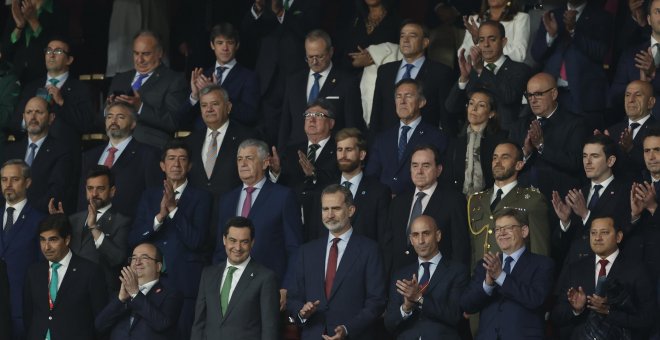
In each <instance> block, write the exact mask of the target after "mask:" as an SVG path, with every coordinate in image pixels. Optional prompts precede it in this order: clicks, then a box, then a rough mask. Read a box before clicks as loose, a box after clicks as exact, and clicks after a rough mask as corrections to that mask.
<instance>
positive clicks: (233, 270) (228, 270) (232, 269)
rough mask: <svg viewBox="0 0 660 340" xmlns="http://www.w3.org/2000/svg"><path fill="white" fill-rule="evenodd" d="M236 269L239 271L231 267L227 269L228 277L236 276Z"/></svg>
mask: <svg viewBox="0 0 660 340" xmlns="http://www.w3.org/2000/svg"><path fill="white" fill-rule="evenodd" d="M236 269H238V268H236V267H234V266H229V267H228V268H227V275H232V274H234V272H235V271H236Z"/></svg>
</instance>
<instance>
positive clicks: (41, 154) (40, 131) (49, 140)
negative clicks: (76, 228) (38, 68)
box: [5, 97, 75, 213]
mask: <svg viewBox="0 0 660 340" xmlns="http://www.w3.org/2000/svg"><path fill="white" fill-rule="evenodd" d="M51 109H52V108H51V107H50V105H48V103H47V102H46V100H45V99H43V98H41V97H33V98H31V99H30V100H29V101H28V102H27V104H26V105H25V110H24V111H23V120H24V121H25V126H26V129H27V136H26V138H24V139H23V140H21V141H18V142H15V143H12V144H10V145H8V146H7V152H6V154H5V160H8V159H23V160H25V162H26V163H27V164H28V165H29V166H30V171H31V173H32V184H31V185H30V187H29V188H28V198H29V199H30V201H31V202H32V204H33V206H34V207H35V209H37V210H39V211H41V212H43V213H47V212H48V202H49V201H50V199H51V198H53V199H55V201H56V202H62V204H63V206H64V210H65V211H67V212H73V211H74V210H75V209H73V201H72V198H73V195H74V194H75V189H74V185H73V183H74V182H73V181H74V177H73V172H74V169H73V164H72V161H71V159H72V157H71V152H72V151H74V150H70V149H68V148H67V146H66V145H64V144H62V143H61V141H60V140H59V139H56V138H55V137H53V136H50V135H49V131H50V125H51V124H52V123H53V121H54V120H55V114H54V113H53V112H52V111H51Z"/></svg>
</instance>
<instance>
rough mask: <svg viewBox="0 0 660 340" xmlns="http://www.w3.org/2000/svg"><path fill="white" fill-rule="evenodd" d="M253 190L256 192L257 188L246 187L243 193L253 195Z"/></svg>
mask: <svg viewBox="0 0 660 340" xmlns="http://www.w3.org/2000/svg"><path fill="white" fill-rule="evenodd" d="M255 190H257V188H255V187H247V188H245V191H246V192H247V193H248V194H251V193H253V192H254V191H255Z"/></svg>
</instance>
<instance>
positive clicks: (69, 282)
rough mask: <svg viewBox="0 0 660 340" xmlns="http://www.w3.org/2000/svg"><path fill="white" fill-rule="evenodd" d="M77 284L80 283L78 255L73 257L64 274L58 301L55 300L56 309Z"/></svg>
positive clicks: (58, 291) (58, 292)
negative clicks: (63, 297) (64, 296)
mask: <svg viewBox="0 0 660 340" xmlns="http://www.w3.org/2000/svg"><path fill="white" fill-rule="evenodd" d="M76 283H80V282H79V278H78V259H77V258H76V255H73V256H72V257H71V261H70V262H69V266H68V267H67V269H66V273H65V274H64V279H62V283H61V284H60V288H59V289H58V290H57V299H56V300H55V304H54V308H57V306H58V305H59V303H60V301H62V296H63V295H64V294H66V292H67V291H68V290H69V289H71V287H72V286H73V285H74V284H76ZM46 287H48V286H46Z"/></svg>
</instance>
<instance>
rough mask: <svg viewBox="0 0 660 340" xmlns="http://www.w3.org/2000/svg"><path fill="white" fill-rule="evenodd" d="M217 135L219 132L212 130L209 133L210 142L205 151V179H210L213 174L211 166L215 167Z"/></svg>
mask: <svg viewBox="0 0 660 340" xmlns="http://www.w3.org/2000/svg"><path fill="white" fill-rule="evenodd" d="M218 135H220V131H217V130H213V131H212V132H211V141H210V143H209V147H208V150H207V151H206V162H205V163H204V170H206V177H207V178H211V175H212V174H213V166H214V165H215V159H216V158H217V156H218Z"/></svg>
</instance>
